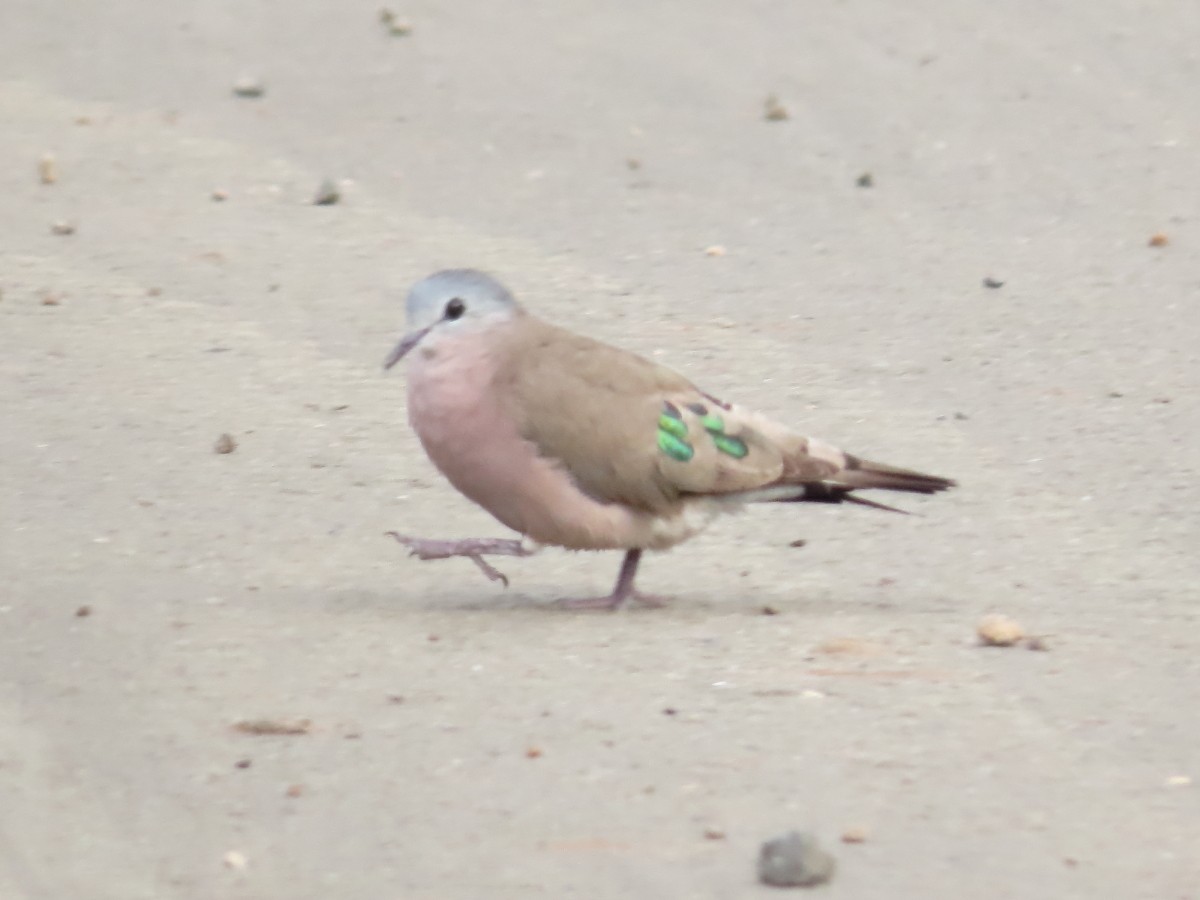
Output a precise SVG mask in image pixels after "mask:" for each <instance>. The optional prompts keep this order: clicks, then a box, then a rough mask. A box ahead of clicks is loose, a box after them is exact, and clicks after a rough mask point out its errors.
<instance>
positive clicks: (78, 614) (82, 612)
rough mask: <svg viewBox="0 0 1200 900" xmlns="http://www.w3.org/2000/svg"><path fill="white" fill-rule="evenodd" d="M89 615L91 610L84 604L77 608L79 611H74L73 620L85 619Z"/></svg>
mask: <svg viewBox="0 0 1200 900" xmlns="http://www.w3.org/2000/svg"><path fill="white" fill-rule="evenodd" d="M91 614H92V608H91V607H90V606H88V605H87V604H84V605H83V606H81V607H79V609H77V610H75V618H77V619H86V618H87V617H88V616H90V615H91Z"/></svg>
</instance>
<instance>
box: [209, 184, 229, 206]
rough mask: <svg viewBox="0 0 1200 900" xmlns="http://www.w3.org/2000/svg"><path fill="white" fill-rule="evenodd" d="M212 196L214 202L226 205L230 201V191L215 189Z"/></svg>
mask: <svg viewBox="0 0 1200 900" xmlns="http://www.w3.org/2000/svg"><path fill="white" fill-rule="evenodd" d="M211 196H212V199H213V202H215V203H224V202H225V201H226V200H228V199H229V191H227V190H225V188H214V189H213V192H212V195H211Z"/></svg>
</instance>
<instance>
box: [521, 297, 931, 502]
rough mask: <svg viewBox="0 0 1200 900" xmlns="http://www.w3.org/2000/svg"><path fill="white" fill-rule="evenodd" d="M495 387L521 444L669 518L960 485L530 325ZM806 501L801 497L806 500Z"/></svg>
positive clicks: (615, 496) (590, 487) (640, 361)
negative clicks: (853, 451) (771, 492)
mask: <svg viewBox="0 0 1200 900" xmlns="http://www.w3.org/2000/svg"><path fill="white" fill-rule="evenodd" d="M501 355H502V358H503V359H504V360H505V363H504V365H503V366H502V367H501V368H500V370H499V372H498V374H497V378H498V379H499V381H500V384H499V385H498V387H500V391H499V393H500V395H501V396H504V397H507V398H508V399H509V402H510V403H511V404H512V406H511V413H512V415H513V416H514V418H515V419H516V421H517V422H518V429H519V431H520V433H521V434H522V436H523V437H525V438H526V439H527V440H529V441H531V442H532V443H533V444H534V445H535V446H537V448H538V450H539V452H541V454H542V455H543V456H545V457H547V458H549V459H554V460H558V461H560V462H561V464H562V465H563V467H564V468H565V469H566V470H567V471H568V472H570V474H571V476H572V477H573V478H574V480H575V482H576V484H578V485H579V487H580V488H581V489H582V490H584V491H586V492H587V493H588V494H589V495H591V496H593V497H595V498H597V499H599V500H603V501H606V502H614V503H625V504H628V505H630V506H634V507H637V508H640V509H645V510H648V511H654V512H666V511H668V510H670V509H671V508H672V507H673V506H675V505H676V504H677V503H678V501H679V499H680V498H681V497H683V496H685V495H696V494H732V493H740V492H751V491H755V490H758V489H760V488H769V487H773V486H786V485H813V486H820V487H821V490H820V491H819V492H817V493H813V492H812V491H810V493H813V496H812V499H818V498H819V499H832V498H833V497H834V496H837V497H840V496H841V495H842V494H843V493H845V492H848V491H850V490H854V489H856V488H869V487H879V488H889V489H893V490H904V491H917V492H921V493H932V492H934V491H938V490H943V489H944V488H946V487H949V486H950V485H951V484H952V483H953V482H950V481H948V480H946V479H942V478H937V477H934V476H926V475H922V474H920V473H917V472H912V471H910V470H907V469H898V468H895V467H891V466H884V465H879V464H876V463H871V462H868V461H866V460H861V459H859V458H857V457H854V456H851V455H850V454H847V453H843V452H842V451H841V450H839V449H837V448H836V447H833V446H831V445H829V444H826V443H824V442H823V441H819V440H816V439H814V438H807V437H804V436H802V435H798V434H796V433H794V432H792V431H790V430H788V429H786V428H784V427H783V426H781V425H779V424H777V423H775V422H773V421H771V420H770V419H768V418H767V417H766V416H763V415H761V414H759V413H756V412H753V411H752V410H748V409H744V408H742V407H739V406H735V405H732V404H728V403H722V402H721V401H719V400H717V399H716V398H714V397H712V396H710V395H708V394H705V393H703V392H702V391H700V390H699V389H698V388H696V387H695V386H694V385H693V384H692V383H691V382H689V381H688V380H687V379H686V378H684V377H683V376H682V375H680V374H679V373H677V372H674V371H672V370H671V369H668V368H666V367H665V366H660V365H658V364H657V363H654V362H651V361H650V360H647V359H645V358H643V357H641V356H638V355H636V354H634V353H629V352H628V351H625V350H621V349H619V348H617V347H613V346H610V345H608V344H603V343H601V342H599V341H595V340H592V339H591V338H587V337H583V336H581V335H576V334H573V333H571V332H569V331H565V330H563V329H560V328H556V327H554V326H553V325H549V324H548V323H546V322H542V321H541V320H539V319H536V318H534V317H532V316H529V317H528V318H527V319H526V320H525V321H524V322H523V324H522V327H521V328H520V329H515V330H514V332H513V333H512V337H511V341H510V343H509V344H508V346H507V347H506V348H505V352H503V353H502V354H501ZM803 497H804V492H803V491H800V492H799V493H798V494H797V496H796V498H795V499H803Z"/></svg>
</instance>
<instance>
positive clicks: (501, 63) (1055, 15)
mask: <svg viewBox="0 0 1200 900" xmlns="http://www.w3.org/2000/svg"><path fill="white" fill-rule="evenodd" d="M645 7H646V5H643V4H634V3H623V4H621V3H618V4H592V3H584V2H579V0H555V2H541V3H529V4H522V5H520V7H519V8H518V7H517V5H514V4H494V3H487V2H483V0H472V2H460V3H455V4H435V3H432V2H427V0H414V2H413V3H412V4H411V5H406V6H405V7H404V8H403V9H401V10H400V12H401V13H402V14H404V15H405V16H407V17H409V18H410V19H411V21H412V23H413V26H414V30H413V33H412V34H411V35H410V36H408V37H404V38H394V37H389V36H388V35H386V34H385V33H384V32H383V30H382V29H381V27H380V25H379V23H378V21H377V12H378V8H377V5H376V2H375V0H372V2H369V3H368V2H345V3H334V2H326V3H321V2H318V0H303V2H289V3H285V2H270V3H269V2H254V3H245V2H232V0H209V2H204V3H199V2H197V3H183V2H152V0H138V2H134V0H123V2H122V0H112V2H107V3H103V4H101V3H95V2H90V0H56V2H54V3H47V2H45V0H4V3H3V4H2V6H0V162H2V163H3V165H2V166H0V183H2V184H3V188H4V201H3V203H0V227H2V229H3V231H2V234H3V242H2V247H0V291H2V292H3V296H2V299H0V403H2V404H3V406H2V409H3V417H4V425H3V428H2V429H0V453H2V458H3V465H2V467H0V504H2V512H3V517H2V520H0V535H2V538H0V572H2V573H3V589H2V595H0V897H3V898H5V900H9V898H14V900H16V898H20V900H24V898H39V900H40V898H51V900H57V898H65V897H72V898H89V900H91V898H96V900H107V898H120V900H137V898H166V897H180V898H213V897H227V898H264V900H269V898H285V897H286V898H329V897H337V898H350V900H358V898H362V900H373V898H449V900H458V898H475V897H483V896H486V897H514V898H516V897H580V898H617V897H621V898H627V897H704V898H709V897H712V898H743V897H756V896H767V895H769V894H771V891H770V889H768V888H763V887H759V886H758V885H757V884H756V883H755V877H754V860H755V857H756V854H757V848H758V846H759V843H760V842H761V841H762V840H764V839H766V838H768V837H771V836H774V835H775V834H777V833H779V832H781V831H784V830H787V829H789V828H793V827H796V828H803V829H808V830H811V831H813V832H814V833H816V834H817V835H818V836H820V837H821V839H822V840H823V841H824V843H825V844H826V845H827V846H829V847H830V848H832V849H833V850H834V852H835V853H836V854H837V856H838V858H839V871H838V875H837V878H836V879H835V881H834V882H833V883H832V884H831V885H830V886H829V887H826V888H822V889H821V891H822V893H823V895H824V896H828V897H830V898H842V897H845V898H851V897H852V898H888V900H909V898H914V900H915V898H922V900H924V898H930V897H972V898H984V900H992V898H1009V897H1013V898H1016V897H1020V898H1023V900H1026V898H1056V900H1057V898H1089V900H1092V898H1098V897H1114V898H1115V897H1120V898H1143V897H1144V898H1156V900H1161V898H1179V900H1183V898H1197V897H1200V716H1198V715H1197V709H1198V701H1200V629H1198V627H1197V626H1198V625H1200V604H1198V598H1197V595H1196V575H1197V563H1196V558H1195V553H1196V543H1197V538H1198V537H1200V528H1198V527H1197V521H1198V520H1197V513H1196V509H1197V507H1198V506H1200V487H1198V486H1197V464H1196V461H1197V458H1198V456H1197V452H1196V444H1197V441H1198V440H1200V417H1198V415H1197V411H1196V405H1195V399H1194V389H1195V385H1196V383H1197V379H1198V378H1200V365H1198V362H1197V356H1198V350H1197V348H1198V346H1200V310H1198V309H1197V305H1196V304H1197V298H1198V293H1200V254H1198V253H1197V250H1196V248H1197V246H1198V245H1200V218H1198V216H1197V209H1196V197H1197V185H1200V107H1198V106H1197V104H1196V85H1197V83H1200V51H1198V50H1197V43H1196V40H1195V37H1196V35H1197V33H1200V7H1198V6H1197V5H1196V4H1194V3H1175V2H1165V0H1163V2H1149V0H1138V2H1134V0H1102V2H1097V3H1084V2H1073V3H1068V2H1062V3H1051V4H1046V3H1040V2H1032V0H1017V2H1013V3H1007V4H989V3H983V2H973V3H947V2H934V0H920V2H915V3H905V4H895V3H887V2H883V0H847V2H841V3H835V4H788V3H781V2H768V0H761V2H753V3H746V4H736V3H717V2H710V0H703V2H695V0H693V2H688V3H684V2H662V3H657V4H652V5H650V8H645ZM242 75H252V76H257V77H260V78H262V79H263V80H264V82H265V84H266V87H267V91H266V95H265V96H264V97H262V98H260V99H257V100H255V99H240V98H237V97H234V96H233V95H232V93H231V91H230V88H231V85H232V84H233V82H234V81H235V80H236V79H237V78H238V77H239V76H242ZM771 93H774V94H776V95H778V98H779V100H780V102H781V103H782V104H783V105H784V106H785V107H786V108H787V109H788V111H789V112H790V118H788V119H787V120H785V121H777V122H768V121H765V120H764V118H763V103H764V100H765V98H766V96H767V95H768V94H771ZM47 152H49V153H52V154H54V156H55V158H56V160H57V167H58V174H59V178H58V181H57V183H56V184H53V185H42V184H40V183H39V182H38V173H37V161H38V159H39V157H40V156H41V155H42V154H43V153H47ZM630 160H634V161H635V162H630ZM868 172H869V173H871V175H872V177H873V179H874V186H873V187H867V188H864V187H859V186H858V185H857V184H856V179H857V178H858V177H859V176H860V175H862V174H864V173H868ZM325 178H334V179H338V180H340V181H342V182H343V193H344V197H343V202H342V203H340V204H339V205H336V206H329V207H316V206H313V205H311V203H310V200H311V198H312V195H313V192H314V190H315V189H316V186H317V185H318V184H319V183H320V182H321V180H322V179H325ZM218 188H219V189H223V190H225V191H227V192H228V199H227V200H225V201H224V202H214V201H213V200H212V199H210V195H211V193H212V191H213V190H214V189H218ZM58 221H66V222H72V223H74V224H75V225H76V226H77V230H76V232H75V233H74V234H73V235H68V236H62V235H55V234H52V233H51V226H52V224H53V223H55V222H58ZM1156 232H1163V233H1165V234H1166V235H1167V237H1168V238H1169V243H1168V244H1167V245H1166V246H1162V247H1151V246H1148V239H1149V238H1150V236H1151V235H1153V234H1155V233H1156ZM710 245H722V246H724V247H725V248H726V249H727V253H726V254H725V255H723V256H708V255H705V253H704V250H705V248H706V247H709V246H710ZM446 265H473V266H479V267H483V268H487V269H490V270H492V271H494V272H496V273H497V274H499V275H500V276H502V277H503V278H504V279H506V280H507V281H508V282H510V283H511V284H512V285H513V286H514V288H516V289H517V290H518V291H519V292H520V293H521V294H522V295H523V297H524V298H525V299H526V301H527V302H528V303H529V305H531V306H532V307H534V308H535V309H536V310H537V311H539V312H541V313H542V314H544V315H546V316H548V317H549V318H552V319H554V320H557V321H559V322H562V323H564V324H567V325H569V326H572V327H575V328H578V329H582V330H586V331H588V332H590V333H592V334H595V335H597V336H599V337H602V338H605V339H608V340H611V341H614V342H617V343H620V344H622V345H624V346H627V347H630V348H632V349H635V350H638V351H640V352H644V353H648V354H656V355H657V357H658V358H660V359H662V360H664V361H667V362H669V363H670V364H672V365H674V366H676V367H678V368H680V369H682V370H684V371H686V372H687V373H688V374H690V375H691V376H693V377H694V378H695V379H697V380H699V381H701V382H702V383H703V384H705V385H706V386H707V387H709V388H710V389H711V390H713V391H714V392H716V393H719V394H723V395H727V396H729V397H731V398H733V399H736V400H738V401H740V402H744V403H747V404H752V405H757V406H758V407H760V408H761V409H762V410H763V411H765V412H768V413H770V414H772V415H776V416H778V417H780V418H783V419H785V420H787V421H790V422H793V423H795V424H796V425H797V426H798V427H800V428H803V429H806V430H807V431H809V432H811V433H815V434H818V435H822V436H825V437H827V438H829V439H831V440H834V441H837V442H839V443H842V444H843V445H844V446H848V447H849V448H851V449H853V450H855V451H857V452H860V453H862V454H864V455H867V456H872V457H877V458H881V459H885V460H887V461H890V462H895V463H899V464H909V465H914V466H918V467H921V468H925V469H928V470H930V471H933V472H936V473H940V474H946V475H951V476H954V477H957V478H959V479H961V482H962V488H961V489H960V490H959V491H958V492H956V493H955V494H953V495H952V496H949V497H943V498H936V499H934V500H929V501H924V500H921V499H918V500H915V501H913V502H911V503H909V504H908V505H909V506H910V508H912V509H914V510H919V511H920V512H921V513H923V516H922V517H920V518H917V517H912V518H902V517H899V516H886V515H883V514H879V513H873V512H871V511H868V510H859V509H825V508H819V509H816V510H810V509H804V508H800V509H766V510H761V511H755V512H754V513H753V514H749V515H746V516H744V517H741V518H739V519H736V520H729V521H726V522H724V523H722V524H721V525H720V526H719V527H717V528H715V529H713V530H712V531H711V532H709V533H708V534H706V535H705V536H703V537H702V538H700V539H697V540H696V541H694V542H693V543H691V544H689V545H687V546H685V547H683V548H680V549H678V550H676V551H675V552H673V553H671V554H669V555H666V556H656V557H653V558H651V559H650V560H649V562H648V565H646V566H645V569H644V573H645V574H644V579H643V583H644V586H645V587H646V588H647V589H648V590H652V591H658V592H670V593H672V594H674V595H675V596H676V597H677V601H676V603H675V604H674V605H673V607H671V608H669V609H666V610H633V611H630V612H627V613H621V614H618V615H595V614H572V613H568V612H564V611H562V610H561V609H559V608H556V607H555V606H554V604H553V600H554V599H555V598H556V597H559V596H563V595H580V594H586V593H589V592H595V591H600V590H604V589H607V588H608V587H609V586H610V583H611V580H612V578H613V576H614V573H615V571H616V566H617V563H618V558H617V556H616V555H615V554H607V555H574V556H572V555H569V554H565V553H561V552H553V551H550V552H547V553H545V554H543V555H542V556H540V557H537V558H534V559H531V560H520V561H513V562H508V563H507V564H506V565H505V566H503V568H504V569H505V570H506V571H507V572H508V574H509V575H510V576H511V578H512V587H511V588H510V589H509V590H507V591H504V590H502V589H501V588H499V587H498V586H496V585H493V584H490V583H488V582H486V581H485V580H484V579H483V578H481V577H480V575H479V573H478V572H477V571H475V569H474V568H473V567H472V566H471V565H470V564H469V563H467V562H464V561H451V562H444V563H420V562H417V561H415V560H410V559H408V558H406V557H405V556H404V555H403V554H402V553H401V552H399V551H398V548H397V547H396V546H394V545H393V544H392V543H391V542H390V541H388V540H387V539H385V538H384V537H383V536H382V533H383V532H384V531H385V530H387V529H389V528H401V529H403V530H406V531H409V532H411V533H417V534H427V535H431V536H455V535H496V534H503V529H502V528H500V527H499V526H497V525H496V524H495V523H494V522H492V521H491V520H490V519H489V518H488V517H487V516H486V514H484V513H482V512H481V511H479V510H477V509H474V508H472V507H471V506H470V504H468V503H467V502H466V501H465V500H463V499H462V498H460V497H458V496H457V495H455V494H454V493H453V492H452V490H451V489H449V488H448V487H447V486H446V485H445V484H444V483H443V482H442V481H441V480H440V478H439V476H438V475H437V473H436V472H435V471H434V470H433V469H432V467H431V466H430V465H429V464H428V462H427V461H426V460H425V458H424V457H423V455H422V454H421V452H420V449H419V447H418V445H417V443H416V441H415V439H414V438H413V436H412V435H411V434H410V433H409V431H408V429H407V426H406V424H405V416H404V391H403V387H404V384H403V375H402V374H398V373H393V374H392V375H390V376H387V377H385V376H384V375H382V374H381V372H380V371H379V363H380V361H381V360H382V358H383V356H384V354H385V353H386V351H387V350H388V349H389V347H390V345H391V343H392V342H393V341H394V340H395V339H396V337H397V336H398V334H399V333H400V330H401V325H402V310H401V303H400V298H401V297H402V293H403V289H404V287H405V286H406V285H407V284H408V283H410V282H411V281H413V280H415V279H416V278H419V277H421V276H422V275H424V274H426V273H427V272H429V271H431V270H432V269H434V268H438V267H442V266H446ZM985 276H991V277H994V278H996V279H998V280H1001V281H1003V282H1004V285H1003V287H1001V288H997V289H988V288H985V287H983V286H982V284H981V280H982V279H983V278H984V277H985ZM223 432H228V433H230V434H231V435H233V436H234V437H235V438H236V441H237V443H238V447H237V449H236V451H235V452H234V453H232V454H229V455H218V454H216V453H214V452H213V449H212V448H213V442H214V441H215V440H216V439H217V437H218V436H219V435H220V434H221V433H223ZM797 538H805V539H807V540H808V542H809V543H808V545H807V546H806V547H804V548H802V549H793V548H789V547H788V543H789V542H790V541H792V540H794V539H797ZM83 606H86V607H88V608H90V615H87V616H79V615H78V614H77V611H78V610H79V609H80V607H83ZM766 606H769V607H772V608H774V609H775V610H777V611H778V614H777V615H773V616H771V615H764V614H763V608H764V607H766ZM991 611H998V612H1003V613H1007V614H1009V615H1011V616H1014V617H1016V618H1018V619H1019V620H1021V621H1022V622H1023V623H1024V624H1025V625H1026V627H1027V628H1028V629H1029V630H1030V631H1031V632H1033V633H1036V634H1040V635H1045V641H1046V645H1047V647H1048V648H1049V649H1048V652H1030V651H1029V650H1027V649H1023V648H1014V649H1010V650H997V649H981V648H979V647H977V646H976V645H975V642H974V638H973V634H974V626H975V623H976V621H977V620H978V619H979V617H980V616H981V615H983V614H984V613H987V612H991ZM672 711H673V712H672ZM262 717H266V718H280V719H307V720H310V721H311V731H310V732H309V733H307V734H304V735H299V736H279V737H272V736H267V737H263V736H252V735H246V734H241V733H238V732H236V731H235V730H233V729H231V725H232V723H234V722H237V721H238V720H241V719H249V718H262ZM239 763H241V765H239ZM855 827H859V828H862V829H865V831H866V834H867V840H866V841H865V843H861V844H854V845H850V844H842V843H840V841H839V836H840V835H841V834H842V833H843V831H845V830H846V829H848V828H855ZM709 829H716V830H719V831H720V832H723V833H724V835H725V837H724V838H723V839H709V838H706V837H705V832H706V830H709ZM231 853H232V854H235V855H234V856H228V854H231ZM230 863H232V864H233V865H230ZM242 863H244V866H242V865H241V864H242Z"/></svg>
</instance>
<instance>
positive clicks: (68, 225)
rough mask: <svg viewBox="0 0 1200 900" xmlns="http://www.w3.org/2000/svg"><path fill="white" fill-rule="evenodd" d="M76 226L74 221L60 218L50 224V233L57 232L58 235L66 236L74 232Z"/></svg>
mask: <svg viewBox="0 0 1200 900" xmlns="http://www.w3.org/2000/svg"><path fill="white" fill-rule="evenodd" d="M76 230H77V227H76V225H75V223H74V222H68V221H66V220H60V221H58V222H55V223H54V224H53V225H51V226H50V233H51V234H57V235H58V236H59V237H66V236H67V235H69V234H74V233H75V231H76Z"/></svg>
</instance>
